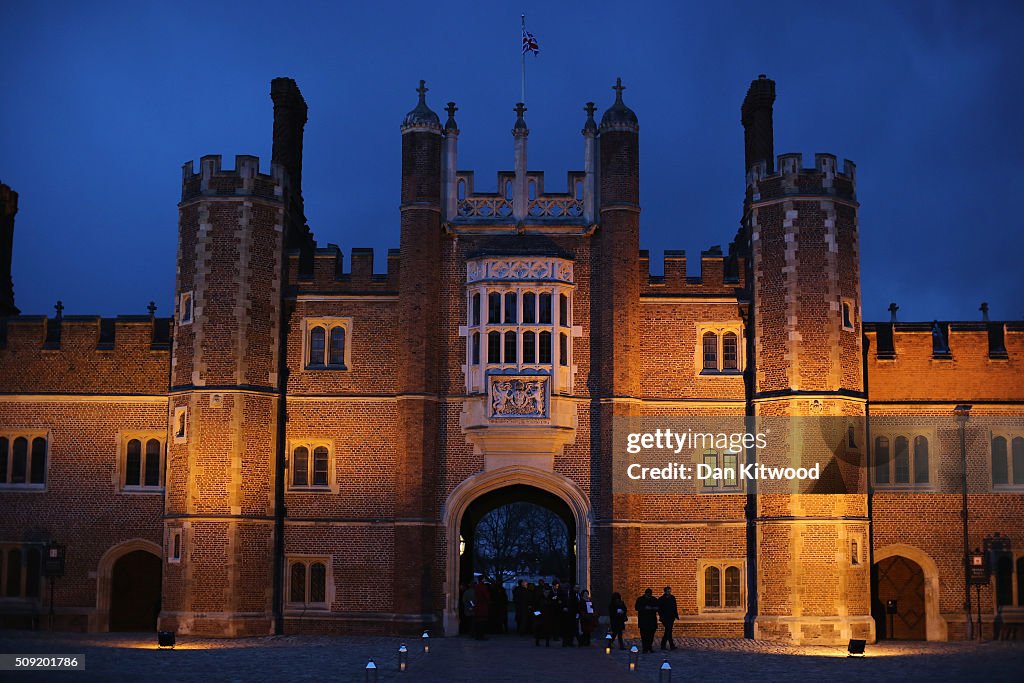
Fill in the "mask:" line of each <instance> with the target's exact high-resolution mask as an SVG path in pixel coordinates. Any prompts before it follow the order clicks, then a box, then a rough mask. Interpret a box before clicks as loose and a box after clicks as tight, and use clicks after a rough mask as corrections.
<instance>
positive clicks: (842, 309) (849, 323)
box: [839, 296, 858, 332]
mask: <svg viewBox="0 0 1024 683" xmlns="http://www.w3.org/2000/svg"><path fill="white" fill-rule="evenodd" d="M847 314H849V315H847ZM857 318H858V316H857V306H856V304H855V303H854V301H853V299H851V298H850V297H845V296H844V297H842V298H841V299H840V301H839V326H840V327H841V328H842V329H843V330H845V331H846V332H853V331H855V330H856V329H857Z"/></svg>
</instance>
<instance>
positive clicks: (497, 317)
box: [487, 292, 501, 324]
mask: <svg viewBox="0 0 1024 683" xmlns="http://www.w3.org/2000/svg"><path fill="white" fill-rule="evenodd" d="M487 322H489V323H493V324H498V323H500V322H501V294H500V293H498V292H491V293H490V294H488V295H487Z"/></svg>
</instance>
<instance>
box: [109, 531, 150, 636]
mask: <svg viewBox="0 0 1024 683" xmlns="http://www.w3.org/2000/svg"><path fill="white" fill-rule="evenodd" d="M160 569H161V563H160V558H159V557H157V556H156V555H153V554H151V553H147V552H146V551H145V550H135V551H133V552H130V553H128V554H127V555H123V556H121V558H120V559H119V560H118V561H117V562H115V563H114V571H113V573H112V574H111V577H110V630H111V631H155V630H156V618H157V615H158V614H160Z"/></svg>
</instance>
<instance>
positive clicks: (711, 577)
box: [704, 567, 722, 607]
mask: <svg viewBox="0 0 1024 683" xmlns="http://www.w3.org/2000/svg"><path fill="white" fill-rule="evenodd" d="M721 593H722V572H721V570H720V569H719V568H718V567H708V568H707V569H705V570H704V606H705V607H721V606H722V600H721Z"/></svg>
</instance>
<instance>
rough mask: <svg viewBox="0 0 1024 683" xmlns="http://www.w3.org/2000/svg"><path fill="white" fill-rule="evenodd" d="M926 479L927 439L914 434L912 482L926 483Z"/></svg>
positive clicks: (927, 471) (927, 473)
mask: <svg viewBox="0 0 1024 683" xmlns="http://www.w3.org/2000/svg"><path fill="white" fill-rule="evenodd" d="M928 479H929V470H928V439H927V438H925V437H923V436H916V437H914V483H915V484H927V483H928Z"/></svg>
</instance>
